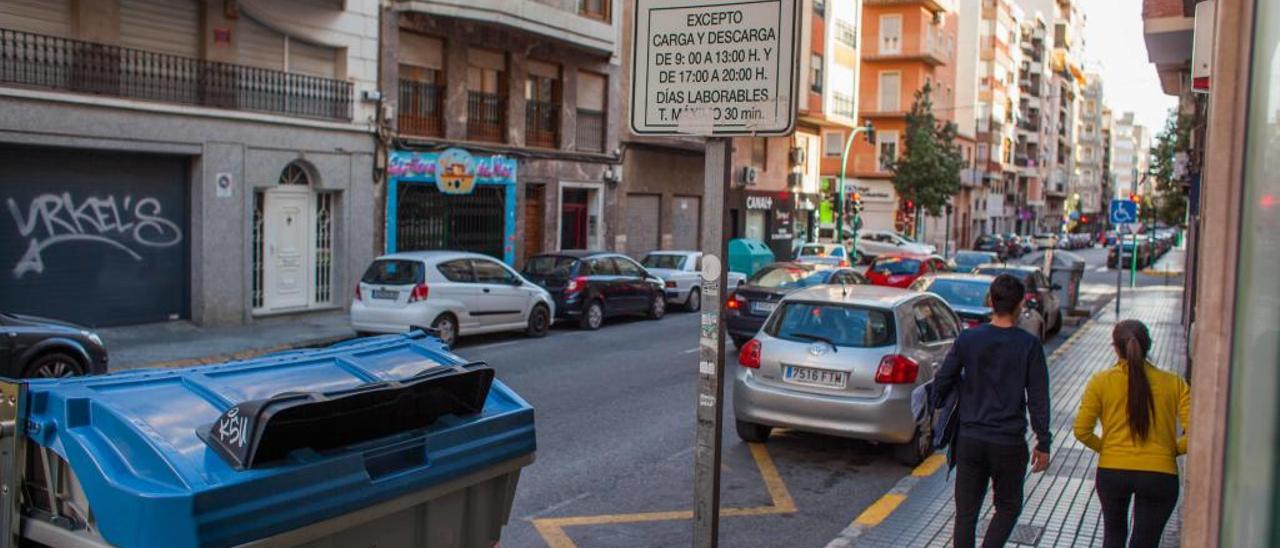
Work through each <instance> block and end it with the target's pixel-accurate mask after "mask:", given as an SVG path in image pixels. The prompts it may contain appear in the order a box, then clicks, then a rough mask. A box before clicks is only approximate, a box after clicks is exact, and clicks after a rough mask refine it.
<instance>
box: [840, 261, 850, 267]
mask: <svg viewBox="0 0 1280 548" xmlns="http://www.w3.org/2000/svg"><path fill="white" fill-rule="evenodd" d="M840 266H849V261H846V260H841V261H840Z"/></svg>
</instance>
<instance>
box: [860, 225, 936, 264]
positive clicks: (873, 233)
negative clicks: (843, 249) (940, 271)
mask: <svg viewBox="0 0 1280 548" xmlns="http://www.w3.org/2000/svg"><path fill="white" fill-rule="evenodd" d="M937 252H938V248H937V247H934V246H932V245H929V244H922V243H919V242H916V241H914V240H912V239H910V238H908V237H906V236H903V235H902V234H898V233H897V232H893V231H891V230H864V231H861V232H859V233H858V255H859V256H865V257H868V258H871V259H874V258H876V257H879V256H880V255H883V254H886V253H913V254H916V255H932V254H934V253H937Z"/></svg>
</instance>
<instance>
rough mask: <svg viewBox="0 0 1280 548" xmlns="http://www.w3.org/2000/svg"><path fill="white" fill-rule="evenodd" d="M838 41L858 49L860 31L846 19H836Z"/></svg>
mask: <svg viewBox="0 0 1280 548" xmlns="http://www.w3.org/2000/svg"><path fill="white" fill-rule="evenodd" d="M836 42H839V43H841V44H844V45H846V46H848V47H850V48H853V49H858V31H857V29H855V28H853V25H850V24H849V23H847V22H845V21H836Z"/></svg>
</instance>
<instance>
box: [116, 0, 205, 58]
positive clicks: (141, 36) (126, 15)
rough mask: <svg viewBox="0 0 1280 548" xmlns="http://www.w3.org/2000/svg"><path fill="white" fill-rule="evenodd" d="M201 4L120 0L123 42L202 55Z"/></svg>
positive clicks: (183, 0) (194, 56)
mask: <svg viewBox="0 0 1280 548" xmlns="http://www.w3.org/2000/svg"><path fill="white" fill-rule="evenodd" d="M203 36H204V33H203V32H201V30H200V5H199V4H198V3H196V2H192V1H190V0H120V45H122V46H125V47H129V48H137V49H141V50H147V51H156V52H160V53H169V54H172V55H180V56H183V57H191V58H199V57H200V39H201V37H203Z"/></svg>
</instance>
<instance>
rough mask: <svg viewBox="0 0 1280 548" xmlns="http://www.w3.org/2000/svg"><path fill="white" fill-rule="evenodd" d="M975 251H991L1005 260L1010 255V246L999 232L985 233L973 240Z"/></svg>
mask: <svg viewBox="0 0 1280 548" xmlns="http://www.w3.org/2000/svg"><path fill="white" fill-rule="evenodd" d="M973 250H974V251H990V252H992V253H995V254H996V255H998V256H999V257H1000V260H1002V261H1003V260H1005V259H1007V258H1008V257H1009V246H1008V245H1007V244H1005V243H1004V237H1002V236H1000V235H999V234H983V235H981V236H978V239H977V240H974V241H973Z"/></svg>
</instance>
